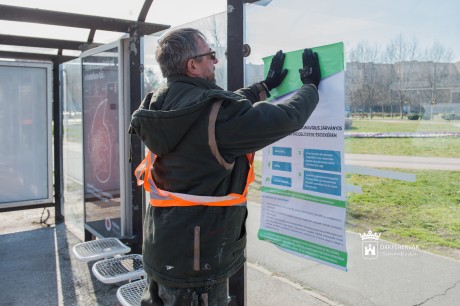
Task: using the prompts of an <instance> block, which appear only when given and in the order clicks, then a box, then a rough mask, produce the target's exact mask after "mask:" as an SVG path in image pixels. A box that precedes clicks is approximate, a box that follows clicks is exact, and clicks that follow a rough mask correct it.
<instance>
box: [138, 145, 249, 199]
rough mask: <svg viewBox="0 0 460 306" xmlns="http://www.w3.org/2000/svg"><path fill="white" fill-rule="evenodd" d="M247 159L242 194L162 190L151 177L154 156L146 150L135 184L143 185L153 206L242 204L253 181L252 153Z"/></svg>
mask: <svg viewBox="0 0 460 306" xmlns="http://www.w3.org/2000/svg"><path fill="white" fill-rule="evenodd" d="M246 157H247V159H248V161H249V171H248V177H247V179H246V186H245V188H244V191H243V193H242V194H237V193H231V194H228V195H226V196H219V197H213V196H197V195H190V194H185V193H177V192H169V191H166V190H162V189H160V188H158V187H157V186H156V185H155V182H154V181H153V178H152V169H153V164H154V163H155V159H156V156H154V158H153V162H152V153H151V152H150V151H148V152H147V155H146V157H145V158H144V160H143V161H142V162H141V163H140V164H139V166H137V168H136V170H135V171H134V174H135V175H136V178H137V185H138V186H141V185H144V189H145V190H146V191H147V192H149V194H150V205H152V206H155V207H172V206H197V205H205V206H244V205H246V202H247V193H248V188H249V185H250V184H251V183H252V182H253V181H254V153H251V154H247V155H246Z"/></svg>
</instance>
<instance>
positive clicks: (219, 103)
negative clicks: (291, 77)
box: [131, 28, 320, 306]
mask: <svg viewBox="0 0 460 306" xmlns="http://www.w3.org/2000/svg"><path fill="white" fill-rule="evenodd" d="M156 59H157V61H158V63H159V64H160V67H161V70H162V73H163V76H164V77H166V78H167V84H165V85H164V86H162V87H161V88H159V89H158V91H156V92H155V93H150V94H148V95H147V97H146V98H145V99H144V101H143V102H142V103H141V106H140V108H139V109H138V110H137V111H136V112H135V113H134V114H133V117H132V121H131V131H133V132H135V133H136V134H137V135H138V136H139V137H140V138H141V139H142V141H143V142H144V143H145V145H146V146H147V148H148V149H149V150H150V151H151V152H152V153H153V154H155V158H154V159H153V160H149V159H147V160H145V164H141V166H140V167H139V168H138V170H137V172H138V175H139V176H141V174H142V173H143V175H144V178H143V179H144V187H145V188H146V189H147V190H149V191H150V205H148V208H147V211H146V216H145V220H144V244H143V258H144V269H145V271H146V272H147V274H148V282H149V285H148V288H147V289H146V291H145V292H144V295H143V299H142V305H219V306H220V305H227V303H228V290H227V281H228V278H229V277H230V276H231V275H233V274H234V273H235V272H237V271H238V270H239V269H240V268H241V267H242V265H243V264H244V261H245V258H244V249H245V246H246V229H245V221H246V216H247V209H246V193H247V187H248V185H249V183H250V181H251V174H253V170H252V168H251V163H252V161H251V156H250V155H249V158H248V157H247V154H250V153H252V152H255V151H257V150H260V149H262V148H263V147H265V146H267V145H269V144H271V143H273V142H275V141H277V140H279V139H281V138H283V137H285V136H287V135H289V134H291V133H293V132H294V131H297V130H299V129H300V128H302V127H303V125H304V124H305V122H306V120H307V119H308V118H309V116H310V115H311V113H312V112H313V110H314V109H315V107H316V105H317V103H318V99H319V98H318V92H317V87H318V84H319V81H320V71H319V64H318V58H317V56H316V53H313V52H311V50H309V49H306V50H305V51H304V54H303V65H304V67H303V68H302V69H300V70H299V72H300V77H301V80H302V82H303V83H304V84H305V85H304V86H302V87H301V88H300V89H299V91H298V93H296V94H295V95H294V96H293V97H292V98H290V99H288V100H287V101H285V102H283V103H280V104H277V105H275V104H272V103H269V102H259V103H256V102H258V101H260V100H264V99H265V98H266V96H267V95H268V94H269V91H270V90H271V89H273V88H275V87H277V86H278V85H279V84H280V83H281V82H282V81H283V79H284V77H285V76H286V74H287V70H285V69H284V70H283V63H284V54H283V53H282V52H281V51H279V52H278V53H277V54H276V55H275V56H274V58H273V60H272V63H271V66H270V69H269V72H268V75H267V78H266V79H265V80H264V81H262V82H261V83H257V84H254V85H252V86H250V87H248V88H244V89H241V90H238V91H236V92H229V91H225V90H223V89H221V88H220V87H218V86H217V85H216V84H215V81H216V80H215V73H214V70H215V67H214V65H215V64H217V62H218V60H217V58H216V56H215V51H213V50H211V48H210V47H209V45H208V43H207V42H206V38H205V37H204V35H203V34H202V33H201V32H199V31H198V30H195V29H190V28H186V29H178V30H173V31H170V32H168V33H167V34H165V35H164V36H163V37H162V38H161V39H160V40H159V45H158V48H157V50H156ZM149 157H150V155H149ZM151 163H153V167H151V166H152V164H151ZM150 169H152V170H151V171H150Z"/></svg>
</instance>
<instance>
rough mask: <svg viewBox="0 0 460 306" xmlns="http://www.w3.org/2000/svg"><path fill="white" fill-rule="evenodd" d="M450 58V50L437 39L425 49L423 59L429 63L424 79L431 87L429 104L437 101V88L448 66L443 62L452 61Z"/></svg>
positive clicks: (451, 56) (451, 54) (445, 76)
mask: <svg viewBox="0 0 460 306" xmlns="http://www.w3.org/2000/svg"><path fill="white" fill-rule="evenodd" d="M452 58H453V53H452V50H451V49H448V48H446V47H445V46H444V45H442V44H441V43H440V42H439V41H435V42H433V45H432V46H431V47H430V48H428V49H426V50H425V54H424V59H425V60H426V61H428V62H429V63H430V65H429V68H428V71H426V79H427V81H428V82H429V85H430V88H431V105H434V104H436V103H437V100H438V99H437V95H438V90H437V88H438V87H439V85H440V84H441V83H442V81H443V80H444V79H445V78H447V76H448V71H447V69H448V67H447V65H446V64H445V63H448V62H450V61H452Z"/></svg>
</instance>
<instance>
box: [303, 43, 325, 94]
mask: <svg viewBox="0 0 460 306" xmlns="http://www.w3.org/2000/svg"><path fill="white" fill-rule="evenodd" d="M302 63H303V68H302V69H299V73H300V79H301V80H302V83H303V84H313V85H315V86H316V88H318V85H319V82H320V80H321V71H320V69H319V61H318V54H317V53H316V52H313V51H311V49H305V50H303V53H302Z"/></svg>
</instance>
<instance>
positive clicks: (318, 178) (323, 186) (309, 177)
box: [303, 171, 342, 196]
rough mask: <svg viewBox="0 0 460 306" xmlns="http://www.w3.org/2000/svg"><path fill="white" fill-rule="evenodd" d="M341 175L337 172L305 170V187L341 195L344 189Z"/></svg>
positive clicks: (305, 188) (310, 189)
mask: <svg viewBox="0 0 460 306" xmlns="http://www.w3.org/2000/svg"><path fill="white" fill-rule="evenodd" d="M341 187H342V181H341V176H340V175H337V174H330V173H322V172H315V171H304V180H303V189H304V190H309V191H314V192H320V193H325V194H331V195H336V196H339V195H340V194H341V190H342V188H341Z"/></svg>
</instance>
